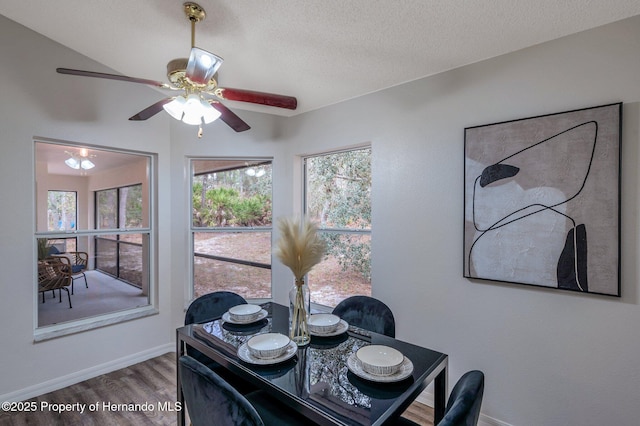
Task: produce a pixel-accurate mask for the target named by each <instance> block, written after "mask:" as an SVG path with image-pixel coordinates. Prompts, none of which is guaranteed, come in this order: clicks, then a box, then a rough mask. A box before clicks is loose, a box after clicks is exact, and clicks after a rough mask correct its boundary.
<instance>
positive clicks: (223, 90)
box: [215, 87, 298, 109]
mask: <svg viewBox="0 0 640 426" xmlns="http://www.w3.org/2000/svg"><path fill="white" fill-rule="evenodd" d="M215 93H216V96H218V97H219V98H220V99H227V100H230V101H240V102H250V103H252V104H260V105H267V106H273V107H278V108H286V109H296V108H297V107H298V100H297V99H296V98H294V97H293V96H284V95H275V94H273V93H264V92H254V91H252V90H242V89H232V88H230V87H219V88H218V89H216V91H215Z"/></svg>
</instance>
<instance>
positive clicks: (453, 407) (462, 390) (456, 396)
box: [395, 370, 484, 426]
mask: <svg viewBox="0 0 640 426" xmlns="http://www.w3.org/2000/svg"><path fill="white" fill-rule="evenodd" d="M483 393H484V373H482V371H478V370H472V371H468V372H466V373H465V374H464V375H463V376H462V377H460V379H459V380H458V382H457V383H456V385H455V386H454V387H453V390H452V391H451V395H450V396H449V402H447V407H446V409H445V411H444V416H443V417H442V420H441V421H440V422H439V423H438V424H437V425H436V426H476V425H477V424H478V419H479V418H480V407H481V405H482V396H483ZM395 425H397V426H417V423H414V422H412V421H411V420H409V419H406V418H404V417H400V418H399V419H398V421H397V422H396V423H395Z"/></svg>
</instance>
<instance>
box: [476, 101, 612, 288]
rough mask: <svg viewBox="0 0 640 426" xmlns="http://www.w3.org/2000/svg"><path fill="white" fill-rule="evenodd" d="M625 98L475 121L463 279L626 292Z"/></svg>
mask: <svg viewBox="0 0 640 426" xmlns="http://www.w3.org/2000/svg"><path fill="white" fill-rule="evenodd" d="M621 127H622V103H616V104H610V105H603V106H597V107H592V108H585V109H579V110H574V111H567V112H561V113H557V114H548V115H543V116H539V117H531V118H523V119H519V120H512V121H506V122H502V123H495V124H488V125H483V126H475V127H468V128H466V129H465V132H464V196H465V202H464V217H465V221H464V276H465V277H467V278H477V279H484V280H492V281H502V282H509V283H516V284H528V285H535V286H542V287H551V288H557V289H562V290H569V291H576V292H583V293H596V294H603V295H610V296H618V297H619V296H620V142H621V133H622V131H621Z"/></svg>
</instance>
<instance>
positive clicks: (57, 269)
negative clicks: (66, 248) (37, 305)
mask: <svg viewBox="0 0 640 426" xmlns="http://www.w3.org/2000/svg"><path fill="white" fill-rule="evenodd" d="M62 259H64V258H59V257H48V258H46V259H44V260H40V261H38V292H40V293H42V303H44V294H45V293H46V292H47V291H49V290H52V291H54V297H55V290H58V291H59V293H60V303H62V290H64V291H66V292H67V297H68V299H69V309H71V308H72V306H71V293H69V289H68V288H67V287H69V286H70V285H71V283H72V282H73V279H72V278H71V274H72V272H71V268H70V267H69V264H68V263H67V262H65V260H66V259H64V260H62Z"/></svg>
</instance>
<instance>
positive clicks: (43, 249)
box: [38, 238, 49, 260]
mask: <svg viewBox="0 0 640 426" xmlns="http://www.w3.org/2000/svg"><path fill="white" fill-rule="evenodd" d="M47 256H49V240H48V239H46V238H38V260H43V259H45V258H46V257H47Z"/></svg>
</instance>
